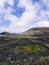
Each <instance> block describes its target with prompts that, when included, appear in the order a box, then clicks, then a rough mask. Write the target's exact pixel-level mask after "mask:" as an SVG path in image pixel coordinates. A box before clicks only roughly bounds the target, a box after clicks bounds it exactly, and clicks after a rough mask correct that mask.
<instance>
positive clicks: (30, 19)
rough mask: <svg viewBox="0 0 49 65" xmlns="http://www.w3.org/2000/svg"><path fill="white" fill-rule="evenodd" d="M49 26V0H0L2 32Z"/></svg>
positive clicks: (17, 31)
mask: <svg viewBox="0 0 49 65" xmlns="http://www.w3.org/2000/svg"><path fill="white" fill-rule="evenodd" d="M32 27H49V0H0V32H3V31H7V32H12V33H13V32H14V33H20V32H24V31H26V30H28V29H30V28H32Z"/></svg>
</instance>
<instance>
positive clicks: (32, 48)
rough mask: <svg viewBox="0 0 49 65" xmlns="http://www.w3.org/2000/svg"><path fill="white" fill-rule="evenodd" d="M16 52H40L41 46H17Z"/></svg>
mask: <svg viewBox="0 0 49 65" xmlns="http://www.w3.org/2000/svg"><path fill="white" fill-rule="evenodd" d="M15 50H16V53H21V52H31V53H35V54H37V53H39V52H40V51H41V48H40V47H38V46H29V45H26V46H18V47H16V48H15Z"/></svg>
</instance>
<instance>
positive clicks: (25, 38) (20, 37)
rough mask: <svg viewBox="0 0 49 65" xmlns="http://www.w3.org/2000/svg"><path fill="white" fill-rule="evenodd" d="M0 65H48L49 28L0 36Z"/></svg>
mask: <svg viewBox="0 0 49 65" xmlns="http://www.w3.org/2000/svg"><path fill="white" fill-rule="evenodd" d="M0 65H49V28H32V29H30V30H28V31H26V32H23V33H21V34H11V33H8V32H2V33H1V34H0Z"/></svg>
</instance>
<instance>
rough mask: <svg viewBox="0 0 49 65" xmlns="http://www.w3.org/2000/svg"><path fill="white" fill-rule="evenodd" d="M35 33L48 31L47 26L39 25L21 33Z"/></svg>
mask: <svg viewBox="0 0 49 65" xmlns="http://www.w3.org/2000/svg"><path fill="white" fill-rule="evenodd" d="M35 33H39V34H41V33H49V27H39V28H31V29H29V30H27V31H25V32H23V33H21V35H34V34H35Z"/></svg>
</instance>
